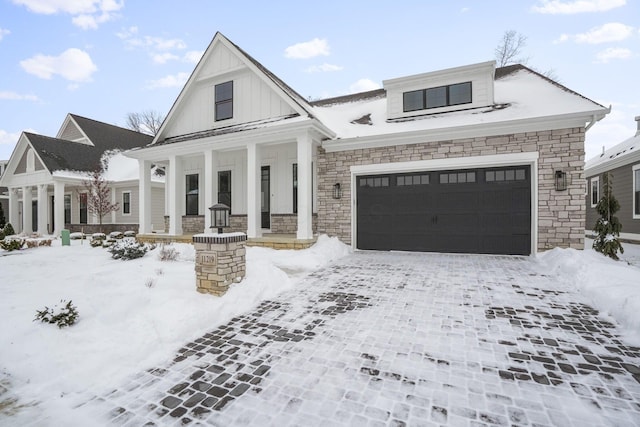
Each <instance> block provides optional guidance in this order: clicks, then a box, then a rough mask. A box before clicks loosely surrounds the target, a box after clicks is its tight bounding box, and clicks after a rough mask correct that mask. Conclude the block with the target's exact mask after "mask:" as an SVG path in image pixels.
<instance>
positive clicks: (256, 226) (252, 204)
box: [247, 142, 262, 239]
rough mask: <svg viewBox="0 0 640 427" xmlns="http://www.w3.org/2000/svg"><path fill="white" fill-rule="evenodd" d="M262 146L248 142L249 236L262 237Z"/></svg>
mask: <svg viewBox="0 0 640 427" xmlns="http://www.w3.org/2000/svg"><path fill="white" fill-rule="evenodd" d="M260 152H261V150H260V146H259V145H258V144H256V143H255V142H250V143H249V144H247V237H248V238H250V239H251V238H254V237H262V224H261V220H260V219H261V213H260V158H261V153H260Z"/></svg>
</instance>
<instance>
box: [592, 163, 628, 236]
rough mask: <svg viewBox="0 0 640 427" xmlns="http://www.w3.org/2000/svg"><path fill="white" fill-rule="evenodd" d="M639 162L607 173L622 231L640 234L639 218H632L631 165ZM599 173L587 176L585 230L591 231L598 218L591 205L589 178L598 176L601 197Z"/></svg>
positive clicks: (601, 180)
mask: <svg viewBox="0 0 640 427" xmlns="http://www.w3.org/2000/svg"><path fill="white" fill-rule="evenodd" d="M638 164H640V162H636V163H632V164H628V165H624V166H621V167H619V168H616V169H613V170H611V171H610V172H609V173H610V174H611V176H612V184H613V194H614V196H615V197H616V199H617V200H618V203H620V210H619V211H618V212H617V213H616V216H617V217H618V219H619V220H620V223H621V224H622V231H621V232H622V233H633V234H640V219H634V218H633V167H634V166H635V165H638ZM603 175H604V174H600V175H594V176H590V177H588V178H587V189H588V193H587V197H586V206H587V216H586V227H585V228H586V230H587V232H589V231H593V229H594V228H595V225H596V221H597V220H598V217H599V215H598V212H597V211H596V208H595V207H591V179H592V178H594V177H595V176H599V177H600V195H599V196H600V197H602V185H603V179H602V176H603Z"/></svg>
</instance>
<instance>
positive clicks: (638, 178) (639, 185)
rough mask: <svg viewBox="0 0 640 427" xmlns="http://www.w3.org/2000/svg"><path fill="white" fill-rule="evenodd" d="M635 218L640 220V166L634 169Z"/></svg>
mask: <svg viewBox="0 0 640 427" xmlns="http://www.w3.org/2000/svg"><path fill="white" fill-rule="evenodd" d="M633 217H634V218H635V219H640V164H638V165H635V166H634V167H633Z"/></svg>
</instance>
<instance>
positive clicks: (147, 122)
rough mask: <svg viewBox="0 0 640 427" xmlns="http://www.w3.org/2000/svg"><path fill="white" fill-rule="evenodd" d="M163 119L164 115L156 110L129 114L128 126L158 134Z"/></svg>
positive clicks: (147, 132) (137, 130)
mask: <svg viewBox="0 0 640 427" xmlns="http://www.w3.org/2000/svg"><path fill="white" fill-rule="evenodd" d="M163 121H164V116H163V115H162V114H160V113H159V112H157V111H154V110H147V111H143V112H141V113H128V114H127V128H129V129H131V130H135V131H136V132H142V133H146V134H149V135H155V134H157V133H158V131H159V130H160V126H162V122H163Z"/></svg>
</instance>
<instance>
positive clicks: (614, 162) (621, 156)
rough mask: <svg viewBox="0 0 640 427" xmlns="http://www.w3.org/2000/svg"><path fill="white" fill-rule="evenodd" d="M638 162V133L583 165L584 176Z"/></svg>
mask: <svg viewBox="0 0 640 427" xmlns="http://www.w3.org/2000/svg"><path fill="white" fill-rule="evenodd" d="M633 162H640V131H639V132H637V133H636V134H635V135H634V136H632V137H631V138H629V139H625V140H624V141H622V142H621V143H620V144H617V145H614V146H613V147H611V148H609V149H608V150H606V151H605V152H604V153H602V154H600V155H599V156H596V157H594V158H592V159H590V160H588V161H587V162H586V163H585V166H584V172H585V175H586V176H587V177H588V176H593V175H597V174H599V173H602V172H605V171H607V170H611V169H615V168H617V167H620V166H624V165H626V164H629V163H633Z"/></svg>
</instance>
